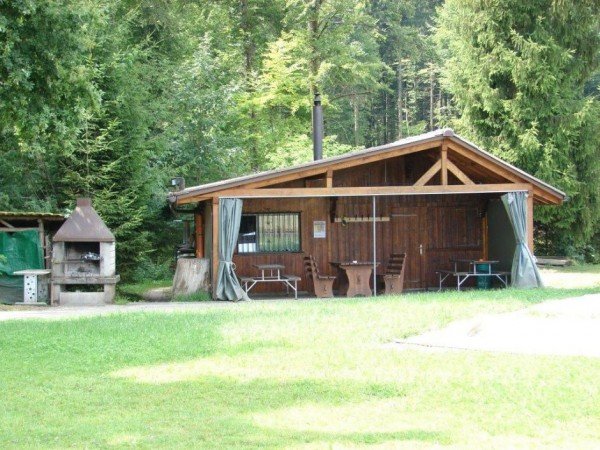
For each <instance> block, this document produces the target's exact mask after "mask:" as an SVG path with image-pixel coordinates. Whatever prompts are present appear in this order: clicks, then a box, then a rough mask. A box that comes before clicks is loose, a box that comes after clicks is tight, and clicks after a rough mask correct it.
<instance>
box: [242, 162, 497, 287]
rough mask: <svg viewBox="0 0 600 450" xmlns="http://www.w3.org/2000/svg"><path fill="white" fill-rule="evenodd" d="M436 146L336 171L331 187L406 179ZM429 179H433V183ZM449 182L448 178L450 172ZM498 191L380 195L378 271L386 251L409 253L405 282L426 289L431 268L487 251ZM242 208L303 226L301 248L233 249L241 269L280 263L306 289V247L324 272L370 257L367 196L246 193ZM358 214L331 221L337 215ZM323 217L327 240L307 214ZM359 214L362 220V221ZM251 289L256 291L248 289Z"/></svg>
mask: <svg viewBox="0 0 600 450" xmlns="http://www.w3.org/2000/svg"><path fill="white" fill-rule="evenodd" d="M438 156H439V155H438V153H437V152H436V151H431V152H421V153H420V154H419V155H408V156H406V157H404V158H394V159H389V160H386V161H379V162H376V163H372V164H365V165H362V166H357V167H354V168H349V169H344V170H340V171H336V172H334V175H333V186H336V187H337V186H340V187H341V186H346V187H351V186H391V185H400V186H401V185H412V184H414V182H415V181H416V180H418V179H419V178H420V177H421V175H422V174H423V173H425V171H427V169H428V168H429V167H430V166H431V165H432V164H433V163H434V162H435V160H436V158H437V157H438ZM436 181H437V180H435V178H434V179H433V180H432V181H431V182H432V183H436ZM450 182H451V183H452V182H453V179H452V178H451V179H450ZM324 185H325V179H324V177H323V176H321V177H319V176H317V177H312V178H309V179H306V180H294V181H292V182H288V183H282V184H280V185H278V186H279V187H303V186H309V187H318V186H324ZM494 196H497V195H487V196H486V195H480V194H465V195H419V196H397V197H391V196H390V197H378V198H377V199H376V215H377V216H378V217H385V218H388V219H389V220H388V221H382V222H377V224H376V233H377V249H376V251H377V260H378V261H380V262H381V266H380V268H379V273H383V271H385V266H386V264H387V259H388V258H389V256H390V254H392V253H403V252H406V253H407V264H408V266H407V272H406V279H405V286H406V287H407V288H408V289H424V288H427V287H435V286H437V277H436V275H435V270H437V269H449V268H451V263H450V261H449V260H450V259H451V258H459V259H479V258H483V257H484V256H485V251H484V250H485V249H484V242H485V229H484V226H485V222H484V220H483V216H484V214H485V208H486V204H487V201H488V200H489V198H490V197H494ZM243 211H244V213H260V212H299V213H300V226H301V230H302V235H301V239H302V241H301V247H302V252H300V253H266V254H247V255H239V254H236V255H235V256H234V262H235V264H236V266H237V273H238V275H240V276H256V275H258V271H257V269H256V268H254V267H253V266H252V265H253V264H267V263H280V264H283V265H285V266H286V273H289V274H294V275H299V276H301V277H302V282H301V283H300V286H299V287H300V289H301V290H307V289H308V286H307V285H306V284H305V274H304V273H303V260H302V258H303V257H304V255H305V254H309V253H310V254H312V255H313V256H314V257H315V258H316V259H317V262H318V264H319V267H320V270H321V271H322V272H324V273H329V274H333V273H334V269H333V267H332V266H331V265H330V264H329V262H330V261H352V260H358V261H372V260H373V225H372V222H370V217H371V216H372V198H371V197H344V198H302V199H298V198H293V199H246V200H244V208H243ZM344 217H346V218H352V219H354V220H358V221H346V222H347V223H341V222H335V218H338V219H341V218H344ZM315 220H322V221H325V222H326V224H327V237H326V238H325V239H314V238H313V221H315ZM361 220H364V221H361ZM254 289H255V290H254ZM254 289H253V292H264V291H266V290H271V291H277V290H279V291H281V289H282V286H280V285H278V284H271V285H257V286H256V287H255V288H254Z"/></svg>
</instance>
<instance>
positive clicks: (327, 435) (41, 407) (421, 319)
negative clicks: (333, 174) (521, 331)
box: [0, 288, 600, 449]
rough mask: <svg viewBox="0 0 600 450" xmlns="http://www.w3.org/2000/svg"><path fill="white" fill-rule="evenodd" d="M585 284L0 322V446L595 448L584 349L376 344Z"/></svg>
mask: <svg viewBox="0 0 600 450" xmlns="http://www.w3.org/2000/svg"><path fill="white" fill-rule="evenodd" d="M598 291H599V289H598V288H590V289H584V290H583V289H582V290H565V289H563V290H555V289H544V290H536V291H517V290H511V289H508V290H501V291H490V292H481V291H470V292H463V293H455V292H452V293H444V294H415V295H405V296H402V297H379V298H377V299H353V300H338V299H336V300H322V301H321V300H319V301H317V300H312V301H302V300H300V301H296V302H293V301H289V302H269V301H256V302H250V303H242V304H236V305H227V306H228V307H222V308H220V307H216V308H215V307H212V308H211V307H207V308H206V309H200V310H199V311H198V312H195V313H172V314H164V313H163V314H161V313H145V314H122V315H113V316H105V317H96V318H87V319H78V320H65V321H47V322H43V321H11V322H4V323H0V360H1V361H2V364H1V365H0V379H1V380H2V394H1V395H2V397H1V398H2V401H1V403H0V404H1V406H2V408H1V409H0V448H15V447H21V448H23V447H28V448H29V447H45V448H65V447H76V448H82V447H105V448H113V447H115V448H120V447H132V446H133V447H142V448H156V447H177V448H211V449H215V448H240V447H242V448H244V447H245V448H299V449H304V448H363V447H370V446H373V447H374V448H410V449H413V448H430V447H435V446H438V447H446V446H449V447H455V448H465V447H467V448H477V449H479V448H482V447H487V448H535V447H544V446H549V447H554V448H556V447H563V448H564V447H569V448H573V447H584V448H594V447H595V448H597V447H598V446H600V392H599V385H600V382H599V380H600V360H598V359H587V358H575V357H542V356H517V355H508V354H493V353H485V352H473V351H456V352H423V351H419V350H416V349H415V350H407V351H398V350H396V349H393V348H390V346H387V345H386V344H387V343H389V342H391V341H393V339H395V338H401V337H406V336H409V335H412V334H415V333H419V332H422V331H425V330H428V329H431V328H437V327H441V326H443V325H445V324H446V323H448V322H450V321H451V320H454V319H458V318H466V317H471V316H474V315H476V314H479V313H483V312H501V311H508V310H514V309H517V308H522V307H524V306H527V305H528V304H531V303H534V302H537V301H541V300H544V299H549V298H560V297H565V296H573V295H578V294H583V293H589V292H598Z"/></svg>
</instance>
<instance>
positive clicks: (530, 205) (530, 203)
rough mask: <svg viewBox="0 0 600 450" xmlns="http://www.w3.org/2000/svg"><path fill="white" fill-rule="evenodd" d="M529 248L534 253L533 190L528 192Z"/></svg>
mask: <svg viewBox="0 0 600 450" xmlns="http://www.w3.org/2000/svg"><path fill="white" fill-rule="evenodd" d="M527 246H528V247H529V250H531V253H533V189H531V188H530V189H529V191H528V192H527Z"/></svg>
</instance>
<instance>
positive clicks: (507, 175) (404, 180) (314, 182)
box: [170, 130, 565, 204]
mask: <svg viewBox="0 0 600 450" xmlns="http://www.w3.org/2000/svg"><path fill="white" fill-rule="evenodd" d="M523 190H526V191H530V192H532V194H533V198H534V201H535V202H536V203H538V204H560V203H562V201H563V200H564V198H565V194H564V193H563V192H561V191H559V190H558V189H556V188H554V187H552V186H550V185H548V184H546V183H544V182H543V181H541V180H538V179H537V178H535V177H533V176H531V175H529V174H527V173H526V172H523V171H521V170H520V169H518V168H516V167H514V166H512V165H510V164H508V163H506V162H504V161H502V160H500V159H499V158H497V157H495V156H493V155H491V154H489V153H487V152H485V151H483V150H481V149H480V148H478V147H476V146H475V145H474V144H471V143H469V142H468V141H466V140H464V139H462V138H460V137H458V136H456V135H455V134H454V133H453V132H452V130H438V131H435V132H432V133H427V134H424V135H420V136H415V137H411V138H407V139H403V140H401V141H397V142H394V143H391V144H387V145H384V146H380V147H374V148H370V149H365V150H361V151H358V152H353V153H350V154H346V155H341V156H338V157H334V158H328V159H324V160H319V161H311V162H309V163H305V164H301V165H298V166H294V167H290V168H286V169H279V170H274V171H269V172H263V173H259V174H255V175H249V176H245V177H239V178H234V179H230V180H224V181H220V182H216V183H210V184H206V185H201V186H196V187H191V188H188V189H185V190H183V191H180V192H174V193H172V194H171V195H170V201H171V202H173V203H175V204H185V203H193V202H199V201H205V200H209V199H215V198H219V197H241V198H276V197H335V196H363V195H369V196H371V195H379V196H380V195H422V194H462V193H494V192H498V193H501V192H511V191H523Z"/></svg>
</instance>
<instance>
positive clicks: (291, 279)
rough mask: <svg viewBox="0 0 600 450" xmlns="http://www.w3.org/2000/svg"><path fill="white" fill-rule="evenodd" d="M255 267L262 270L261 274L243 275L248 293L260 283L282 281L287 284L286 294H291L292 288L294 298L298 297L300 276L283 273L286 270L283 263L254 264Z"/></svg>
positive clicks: (243, 281)
mask: <svg viewBox="0 0 600 450" xmlns="http://www.w3.org/2000/svg"><path fill="white" fill-rule="evenodd" d="M253 267H256V268H257V269H258V270H260V276H258V277H241V280H242V284H243V285H244V290H245V291H246V294H247V293H248V292H249V291H250V289H252V288H253V287H254V286H256V284H258V283H282V284H284V285H285V290H286V294H289V290H290V288H291V289H292V290H293V291H294V298H296V299H297V298H298V281H300V277H298V276H296V275H284V274H282V273H281V272H282V271H283V270H285V266H284V265H283V264H253Z"/></svg>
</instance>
